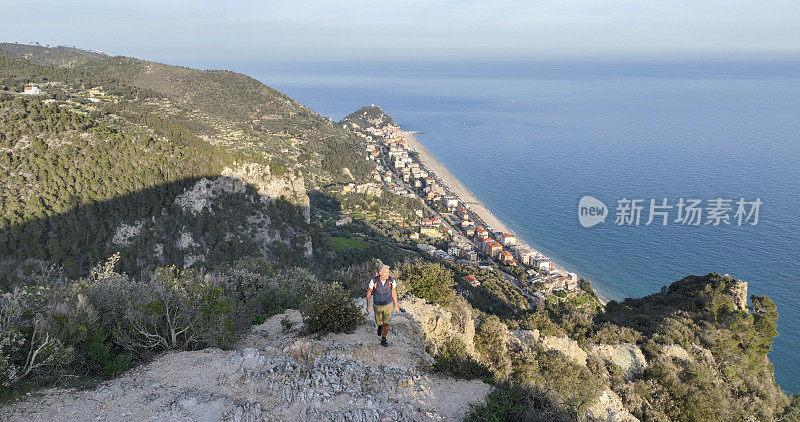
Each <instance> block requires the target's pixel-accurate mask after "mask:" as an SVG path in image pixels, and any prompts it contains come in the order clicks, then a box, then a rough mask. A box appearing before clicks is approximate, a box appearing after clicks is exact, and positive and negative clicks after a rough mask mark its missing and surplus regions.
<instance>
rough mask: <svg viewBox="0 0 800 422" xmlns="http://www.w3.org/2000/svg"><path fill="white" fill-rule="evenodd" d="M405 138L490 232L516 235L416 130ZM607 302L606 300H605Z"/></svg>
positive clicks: (440, 181)
mask: <svg viewBox="0 0 800 422" xmlns="http://www.w3.org/2000/svg"><path fill="white" fill-rule="evenodd" d="M403 138H404V139H405V140H406V142H408V146H409V147H411V149H412V150H414V151H415V152H416V153H418V154H419V161H420V163H421V164H422V165H423V166H425V168H426V169H427V170H428V171H430V172H431V173H433V174H432V176H433V177H435V178H436V179H437V180H438V181H439V183H441V184H442V185H444V187H445V188H447V190H448V191H450V192H451V193H453V194H454V195H455V196H456V197H458V199H459V200H460V201H461V202H463V203H465V204H467V205H469V210H470V211H471V212H473V213H475V215H477V216H478V218H480V219H481V220H483V222H484V223H485V224H486V226H487V227H486V228H487V229H488V230H489V231H490V232H499V231H501V232H503V233H511V234H513V235H515V236H516V233H514V231H513V230H511V229H509V228H508V227H507V226H506V225H505V224H503V223H502V222H501V221H500V220H499V219H498V218H497V217H495V216H494V214H492V213H491V212H490V211H489V210H488V209H487V208H486V207H485V206H484V205H483V203H481V201H479V200H478V198H476V197H475V195H473V194H472V192H470V190H469V189H467V188H466V186H464V185H463V184H461V182H460V181H459V180H458V179H457V178H456V177H455V176H453V174H452V173H450V171H449V170H447V167H445V166H444V164H442V163H441V162H439V160H437V159H436V157H434V156H433V154H431V152H430V151H428V149H427V148H425V146H423V145H422V144H421V143H420V142H419V141H418V140H417V138H416V137H415V136H414V132H406V131H404V132H403ZM517 245H519V246H524V247H527V248H530V249H531V250H532V251H533V252H535V253H537V254H541V252H539V251H537V250H536V249H534V248H532V247H531V246H530V245H528V244H527V243H525V242H524V241H523V240H522V239H520V238H519V236H517ZM553 267H555V270H556V271H558V272H559V273H560V274H561V275H564V276H566V275H567V271H566V270H564V269H563V268H561V267H560V266H558V264H556V263H555V262H554V263H553ZM603 302H604V303H605V301H603Z"/></svg>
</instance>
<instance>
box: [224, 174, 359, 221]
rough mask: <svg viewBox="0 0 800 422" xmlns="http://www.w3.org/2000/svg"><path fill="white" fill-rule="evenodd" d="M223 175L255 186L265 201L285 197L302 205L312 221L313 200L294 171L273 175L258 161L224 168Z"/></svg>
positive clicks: (295, 203)
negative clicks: (311, 200)
mask: <svg viewBox="0 0 800 422" xmlns="http://www.w3.org/2000/svg"><path fill="white" fill-rule="evenodd" d="M222 175H223V176H225V177H229V178H233V179H236V180H239V181H242V182H244V183H248V184H249V185H251V186H253V187H254V188H255V189H256V190H257V191H258V193H259V195H261V198H262V201H264V202H270V201H273V200H275V199H278V198H281V197H283V198H285V199H286V200H287V201H289V202H291V203H292V204H294V205H297V206H299V207H301V208H302V210H303V215H304V217H305V220H306V223H308V222H309V221H310V218H311V208H310V206H311V202H310V200H309V198H308V195H307V194H306V188H305V183H304V181H303V177H302V176H300V175H296V174H294V173H286V174H283V175H280V176H277V175H272V174H271V172H270V169H269V166H267V165H262V164H257V163H247V164H243V165H240V166H238V167H236V168H229V167H225V168H224V169H222ZM351 176H352V175H351Z"/></svg>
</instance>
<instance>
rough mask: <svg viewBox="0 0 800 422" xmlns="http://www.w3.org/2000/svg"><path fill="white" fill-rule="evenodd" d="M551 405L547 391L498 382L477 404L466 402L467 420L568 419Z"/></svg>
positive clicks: (515, 421)
mask: <svg viewBox="0 0 800 422" xmlns="http://www.w3.org/2000/svg"><path fill="white" fill-rule="evenodd" d="M569 419H570V418H569V416H568V415H567V414H566V413H565V412H564V411H563V410H561V409H557V408H555V407H553V405H552V404H551V403H550V400H549V399H548V398H547V394H546V393H544V392H543V391H541V390H539V389H537V388H535V387H526V386H521V385H516V384H511V383H503V384H501V385H498V386H497V388H496V389H495V390H493V391H492V392H491V393H489V395H488V396H486V401H485V402H484V403H483V404H481V405H470V412H469V414H468V415H467V417H466V418H465V419H464V420H465V421H467V422H505V421H508V422H521V421H526V422H534V421H562V420H569Z"/></svg>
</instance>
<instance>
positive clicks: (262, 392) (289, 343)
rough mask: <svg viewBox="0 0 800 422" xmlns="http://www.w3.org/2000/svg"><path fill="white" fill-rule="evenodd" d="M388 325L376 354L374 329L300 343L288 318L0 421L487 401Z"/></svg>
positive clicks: (405, 410)
mask: <svg viewBox="0 0 800 422" xmlns="http://www.w3.org/2000/svg"><path fill="white" fill-rule="evenodd" d="M402 305H403V307H405V302H404V303H402ZM284 318H286V320H287V323H281V320H283V319H284ZM392 323H393V324H392V331H391V333H390V335H389V341H390V346H389V347H388V348H383V347H381V346H380V345H379V344H378V341H377V340H378V338H377V337H376V336H375V331H374V330H375V325H374V322H368V323H367V324H365V325H363V326H361V327H360V328H359V329H357V330H356V331H355V332H354V333H350V334H329V335H327V336H324V337H322V338H319V339H317V338H313V337H301V336H299V335H298V331H297V330H298V329H299V328H301V326H302V321H301V317H300V314H299V312H297V311H294V310H289V311H287V312H286V314H285V315H277V316H274V317H272V318H270V319H268V320H267V321H266V322H265V323H264V324H261V325H258V326H254V327H253V329H252V332H251V334H250V335H249V336H247V337H246V338H244V339H243V340H242V341H240V343H239V344H238V345H237V348H236V350H233V351H223V350H219V349H205V350H201V351H192V352H175V353H167V354H164V355H162V356H160V357H158V358H157V359H155V360H154V361H153V362H151V363H150V364H147V365H144V366H141V367H138V368H136V369H133V370H131V371H129V372H128V373H126V374H125V375H123V376H121V377H120V378H117V379H115V380H112V381H107V382H104V383H102V384H101V385H99V386H98V387H97V388H94V389H92V390H84V391H73V390H61V389H48V390H44V391H42V392H41V396H40V397H37V398H36V399H35V400H27V401H23V402H19V403H16V404H13V405H10V406H8V407H6V408H4V409H3V410H4V419H8V420H12V421H80V420H176V421H189V420H192V421H196V420H215V421H216V420H233V421H263V420H274V421H437V420H438V421H443V420H447V421H450V420H461V419H462V418H463V417H464V415H465V414H466V412H467V411H468V409H469V403H480V402H482V401H483V400H484V399H485V397H486V395H487V394H488V393H489V391H490V390H491V386H489V385H487V384H485V383H483V382H481V381H477V380H475V381H464V380H456V379H452V378H448V377H446V376H443V375H441V374H438V373H435V372H432V371H431V370H430V369H429V366H428V365H429V363H430V362H429V361H428V360H427V359H424V358H423V355H424V354H425V353H424V351H420V350H419V347H420V344H421V342H423V341H424V338H423V337H424V334H423V333H421V332H420V331H419V329H418V327H419V325H417V324H418V323H417V322H416V320H415V319H414V317H413V316H412V315H411V313H410V312H406V313H400V314H396V315H395V317H394V318H393V320H392ZM285 325H287V326H291V327H293V328H291V329H289V331H287V330H286V329H285V328H284V326H285Z"/></svg>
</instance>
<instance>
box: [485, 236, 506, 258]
mask: <svg viewBox="0 0 800 422" xmlns="http://www.w3.org/2000/svg"><path fill="white" fill-rule="evenodd" d="M502 250H503V245H501V244H499V243H497V242H495V241H494V240H492V241H489V242H486V244H484V246H483V251H484V252H486V255H489V256H491V257H492V258H496V257H498V256H500V252H501V251H502Z"/></svg>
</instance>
